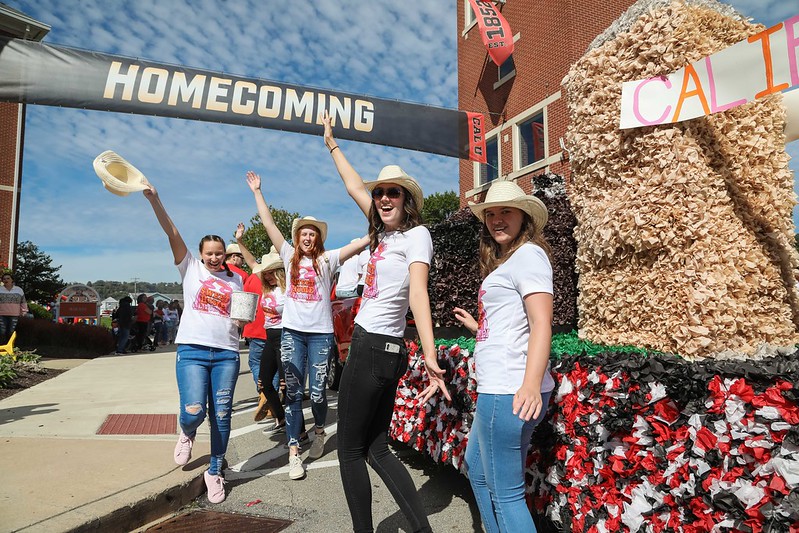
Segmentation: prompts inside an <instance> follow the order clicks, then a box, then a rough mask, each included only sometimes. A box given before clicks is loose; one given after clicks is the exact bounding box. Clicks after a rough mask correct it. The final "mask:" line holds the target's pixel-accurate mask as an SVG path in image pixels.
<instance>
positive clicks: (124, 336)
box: [117, 326, 130, 353]
mask: <svg viewBox="0 0 799 533" xmlns="http://www.w3.org/2000/svg"><path fill="white" fill-rule="evenodd" d="M128 338H130V326H128V327H123V326H119V332H118V333H117V352H118V353H124V352H125V346H127V345H128Z"/></svg>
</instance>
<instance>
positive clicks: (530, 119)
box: [457, 0, 634, 205]
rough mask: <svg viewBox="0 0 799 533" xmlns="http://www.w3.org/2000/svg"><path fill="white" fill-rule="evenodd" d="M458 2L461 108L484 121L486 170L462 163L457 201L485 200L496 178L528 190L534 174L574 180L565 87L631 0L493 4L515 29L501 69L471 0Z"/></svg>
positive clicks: (526, 0) (534, 0)
mask: <svg viewBox="0 0 799 533" xmlns="http://www.w3.org/2000/svg"><path fill="white" fill-rule="evenodd" d="M457 2H458V31H459V33H460V36H459V40H458V108H459V109H463V110H466V111H476V112H482V113H483V114H484V117H485V130H486V153H487V156H488V165H482V164H478V163H473V162H471V161H466V160H461V161H460V199H461V205H465V203H466V201H468V200H472V201H480V200H482V198H483V197H484V196H485V191H486V190H488V187H489V186H490V183H491V181H493V180H494V179H508V180H515V181H516V182H517V183H518V184H519V185H520V186H521V187H522V189H524V190H525V192H528V193H529V192H530V191H531V189H532V183H531V178H532V176H533V175H535V174H541V173H543V172H554V173H556V174H561V175H563V176H565V177H567V178H568V177H569V175H570V169H569V161H568V153H567V152H566V151H565V150H564V149H563V146H562V144H561V139H563V138H564V136H565V133H566V128H567V127H568V123H569V116H568V110H567V107H566V99H565V94H563V92H562V91H561V85H560V84H561V81H562V80H563V77H564V76H565V75H566V73H567V71H568V70H569V67H570V66H571V64H572V63H574V62H575V61H576V60H577V59H579V58H580V57H582V56H583V54H585V52H586V50H587V48H588V45H589V44H590V43H591V41H593V40H594V38H595V37H596V36H597V35H599V34H600V33H601V32H602V31H604V30H605V29H606V28H607V27H608V26H610V25H611V23H613V21H615V20H616V19H617V18H619V16H620V15H622V13H624V12H625V11H626V10H627V8H629V7H630V6H631V5H632V4H633V3H634V1H633V0H583V1H576V0H558V1H545V0H505V1H504V2H503V1H500V2H495V5H496V6H497V7H498V9H499V10H500V11H501V12H502V15H503V16H504V17H505V19H506V20H507V21H508V24H509V25H510V27H511V30H512V31H513V38H514V53H513V56H511V58H510V59H508V60H507V61H505V63H504V64H503V65H502V66H501V67H497V66H496V65H495V64H494V63H493V62H492V61H491V60H490V59H489V58H488V54H487V53H486V49H485V47H484V46H483V42H482V39H481V37H480V30H479V29H478V27H477V23H476V20H475V17H474V12H473V11H472V9H471V5H470V4H469V1H468V0H457Z"/></svg>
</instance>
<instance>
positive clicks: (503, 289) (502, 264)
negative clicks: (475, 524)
mask: <svg viewBox="0 0 799 533" xmlns="http://www.w3.org/2000/svg"><path fill="white" fill-rule="evenodd" d="M469 206H470V207H471V209H472V211H473V212H474V214H475V215H476V216H477V217H478V218H479V219H480V220H481V221H482V222H483V227H482V231H481V234H480V245H479V246H480V273H481V275H482V276H483V282H482V284H481V285H480V292H479V295H478V300H477V309H478V317H477V320H475V319H474V318H473V317H472V316H471V315H470V314H469V313H467V312H466V311H464V310H463V309H460V308H457V307H456V308H455V310H454V313H455V318H457V319H458V320H459V321H460V322H461V323H462V324H463V325H464V326H466V327H467V328H469V329H470V330H471V331H472V332H473V333H475V334H476V337H477V343H476V345H475V350H474V359H475V363H476V368H477V392H478V398H477V408H476V410H475V414H474V421H473V422H472V428H471V432H470V434H469V442H468V444H467V447H466V457H465V461H466V466H467V472H468V476H469V482H470V483H471V485H472V490H473V491H474V495H475V499H476V500H477V505H478V507H479V509H480V515H481V516H482V519H483V525H484V526H485V529H486V531H487V532H488V533H492V532H500V531H501V532H515V531H535V526H534V525H533V520H532V517H531V516H530V511H529V510H528V508H527V504H526V502H525V499H524V487H525V483H524V466H525V460H526V457H527V449H528V447H529V445H530V437H531V436H532V433H533V428H535V426H536V425H537V424H538V423H539V422H540V421H541V419H542V418H543V417H544V415H545V414H546V410H547V405H548V403H549V397H550V394H551V392H552V389H553V388H554V387H555V382H554V381H553V379H552V376H551V375H550V372H549V350H550V341H551V338H552V267H551V266H550V260H549V255H550V251H549V246H548V245H547V243H546V241H545V240H544V238H543V236H542V233H541V232H542V230H543V227H544V225H545V224H546V222H547V209H546V206H544V204H543V202H541V200H539V199H538V198H536V197H535V196H530V195H526V194H524V191H523V190H522V189H521V187H519V186H518V185H516V184H515V183H513V182H511V181H497V182H494V184H493V185H491V188H490V189H489V190H488V194H487V195H486V198H485V202H483V203H479V204H472V203H470V204H469Z"/></svg>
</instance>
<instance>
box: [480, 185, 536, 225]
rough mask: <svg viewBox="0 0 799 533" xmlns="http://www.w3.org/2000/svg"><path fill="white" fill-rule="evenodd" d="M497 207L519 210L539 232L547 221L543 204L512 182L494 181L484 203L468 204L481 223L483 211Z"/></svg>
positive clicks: (483, 217)
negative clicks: (530, 218) (530, 219)
mask: <svg viewBox="0 0 799 533" xmlns="http://www.w3.org/2000/svg"><path fill="white" fill-rule="evenodd" d="M499 206H503V207H515V208H517V209H521V210H522V211H524V212H525V213H527V214H528V215H530V216H531V217H532V218H533V222H534V223H535V225H536V228H538V229H539V230H540V229H543V227H544V225H545V224H546V223H547V220H548V219H549V214H548V213H547V206H545V205H544V202H542V201H541V200H539V199H538V198H536V197H535V196H531V195H529V194H524V191H523V190H522V188H521V187H519V186H518V185H516V183H514V182H512V181H495V182H494V183H492V184H491V187H490V188H489V189H488V194H486V199H485V201H484V202H481V203H479V204H476V203H474V202H469V209H471V210H472V213H474V214H475V215H476V216H477V218H479V219H480V220H482V221H483V222H485V210H486V209H488V208H489V207H499Z"/></svg>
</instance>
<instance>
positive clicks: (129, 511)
mask: <svg viewBox="0 0 799 533" xmlns="http://www.w3.org/2000/svg"><path fill="white" fill-rule="evenodd" d="M204 493H205V481H204V480H203V475H202V473H201V474H200V475H198V476H197V477H195V478H194V479H192V480H190V481H188V482H185V483H181V484H180V485H176V486H174V487H171V488H168V489H166V490H164V491H163V492H161V493H160V494H158V495H155V496H153V497H150V498H146V499H143V500H140V501H138V502H136V503H134V504H131V505H128V506H125V507H123V508H121V509H116V510H115V511H111V512H110V513H108V514H106V515H105V516H101V517H98V518H94V519H92V520H91V521H89V522H86V523H85V524H82V525H80V526H78V527H75V528H73V529H70V530H68V531H69V533H89V532H97V531H102V532H103V533H106V532H111V531H120V532H129V531H134V530H137V529H139V528H141V527H143V526H146V525H150V524H153V523H155V522H157V521H160V520H161V519H162V518H165V517H167V515H169V514H170V513H174V512H176V511H178V510H179V509H180V508H182V507H183V506H185V505H187V504H189V503H191V502H192V501H193V500H195V499H196V498H198V497H199V496H201V495H202V494H204Z"/></svg>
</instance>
